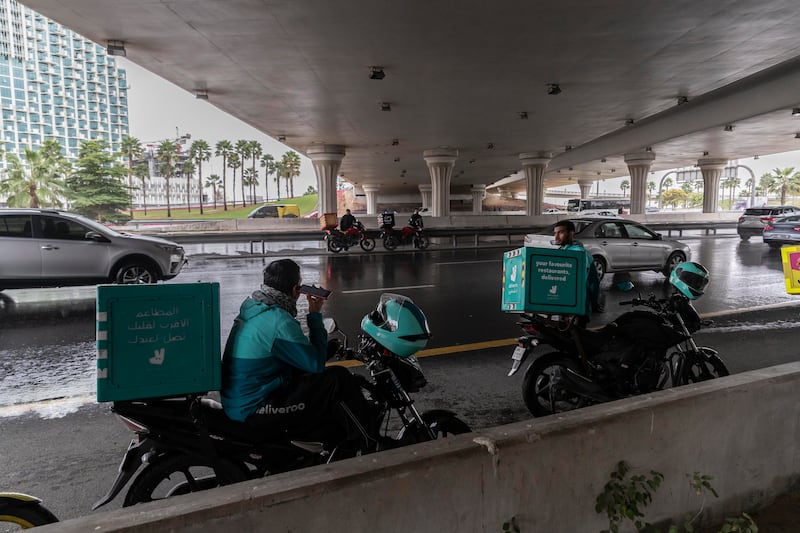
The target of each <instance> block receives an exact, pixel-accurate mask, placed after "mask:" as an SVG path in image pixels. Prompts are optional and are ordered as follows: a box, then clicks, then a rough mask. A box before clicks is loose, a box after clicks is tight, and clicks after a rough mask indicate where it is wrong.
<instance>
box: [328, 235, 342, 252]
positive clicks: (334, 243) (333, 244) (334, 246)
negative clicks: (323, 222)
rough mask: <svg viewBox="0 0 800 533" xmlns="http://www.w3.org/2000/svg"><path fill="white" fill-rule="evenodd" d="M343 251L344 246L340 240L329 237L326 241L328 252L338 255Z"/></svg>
mask: <svg viewBox="0 0 800 533" xmlns="http://www.w3.org/2000/svg"><path fill="white" fill-rule="evenodd" d="M343 249H344V245H343V243H342V240H341V239H339V238H337V237H330V238H329V239H328V250H330V251H331V252H333V253H335V254H338V253H339V252H341V251H342V250H343Z"/></svg>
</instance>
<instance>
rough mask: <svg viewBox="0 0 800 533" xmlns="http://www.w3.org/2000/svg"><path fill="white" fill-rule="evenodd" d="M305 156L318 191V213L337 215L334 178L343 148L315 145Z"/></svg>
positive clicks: (336, 145)
mask: <svg viewBox="0 0 800 533" xmlns="http://www.w3.org/2000/svg"><path fill="white" fill-rule="evenodd" d="M306 155H307V156H308V157H309V158H310V159H311V163H312V164H313V165H314V172H315V173H316V174H317V190H318V191H319V213H320V216H321V215H322V213H337V212H338V209H337V206H336V178H337V176H338V175H339V167H341V166H342V159H344V156H345V148H344V146H341V145H338V144H315V145H312V146H309V147H308V149H307V150H306Z"/></svg>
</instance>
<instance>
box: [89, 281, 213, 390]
mask: <svg viewBox="0 0 800 533" xmlns="http://www.w3.org/2000/svg"><path fill="white" fill-rule="evenodd" d="M220 374H221V362H220V333H219V284H218V283H176V284H166V285H100V286H98V287H97V401H98V402H108V401H116V400H133V399H137V398H155V397H160V396H179V395H183V394H189V393H202V392H207V391H211V390H219V388H220Z"/></svg>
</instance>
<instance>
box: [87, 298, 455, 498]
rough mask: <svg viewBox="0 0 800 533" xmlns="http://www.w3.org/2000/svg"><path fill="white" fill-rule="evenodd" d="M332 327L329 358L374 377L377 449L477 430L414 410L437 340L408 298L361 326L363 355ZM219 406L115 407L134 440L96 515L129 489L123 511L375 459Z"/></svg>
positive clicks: (440, 413)
mask: <svg viewBox="0 0 800 533" xmlns="http://www.w3.org/2000/svg"><path fill="white" fill-rule="evenodd" d="M398 313H400V314H398ZM387 315H392V316H387ZM398 317H400V318H398ZM409 317H412V318H414V319H415V320H417V321H418V323H419V324H423V325H424V328H423V330H417V331H416V333H414V332H412V331H410V330H409V328H408V324H409V322H408V318H409ZM420 317H421V318H420ZM325 320H326V321H327V324H326V326H327V329H328V330H329V333H332V334H335V338H331V339H330V340H329V344H328V354H329V357H331V358H333V359H335V360H350V359H352V360H356V361H359V362H361V363H363V365H364V366H365V367H366V369H367V370H368V371H369V378H367V377H364V376H360V375H358V374H357V376H358V379H359V380H360V384H361V388H362V392H363V394H364V397H365V398H366V399H367V400H368V401H370V402H372V403H373V405H374V406H375V408H376V409H375V412H376V413H377V417H378V421H377V424H376V426H375V427H380V428H381V429H380V433H381V435H380V439H381V443H382V447H381V448H379V449H382V448H393V447H399V446H405V445H409V444H414V443H418V442H424V441H429V440H433V439H437V438H440V437H447V436H450V435H456V434H460V433H468V432H469V431H470V428H469V426H468V425H467V424H466V423H465V422H463V421H462V420H460V419H459V418H458V417H457V416H456V415H455V414H454V413H452V412H450V411H446V410H442V409H436V410H430V411H426V412H423V413H420V412H419V411H418V410H417V408H416V407H415V405H414V400H413V399H412V398H411V396H410V394H409V393H411V392H417V391H418V390H420V389H421V388H422V387H424V386H425V384H426V383H427V382H426V379H425V376H424V374H423V372H422V369H421V367H420V365H419V362H418V361H417V359H416V357H414V353H415V352H416V351H417V350H419V349H421V347H422V346H424V345H425V344H426V343H427V340H428V338H429V337H430V331H429V330H428V329H427V321H426V320H425V317H424V314H422V311H421V310H420V309H419V308H418V307H416V306H415V305H414V303H413V302H412V301H411V300H410V299H409V298H406V297H404V296H400V295H394V294H388V293H387V294H384V295H382V296H381V299H380V301H379V305H378V308H377V309H376V310H375V311H373V312H372V313H370V314H368V315H367V316H365V317H364V319H363V320H362V331H363V333H362V334H360V336H359V342H358V344H357V346H356V347H355V348H350V347H349V346H348V339H347V336H346V335H344V333H343V332H341V331H340V330H338V328H337V327H336V325H335V322H333V321H332V320H331V319H325ZM387 328H388V329H387ZM392 328H395V329H394V330H392ZM412 329H413V328H412ZM398 341H399V342H398ZM398 346H399V347H398ZM409 347H410V348H409ZM221 407H222V406H221V405H220V404H219V403H218V402H216V401H214V400H212V399H210V398H207V397H204V396H202V395H189V396H186V397H176V398H159V399H142V400H133V401H124V402H115V403H114V406H113V408H112V410H113V411H114V412H115V413H116V414H117V416H118V417H119V418H120V419H121V420H122V421H123V423H125V424H126V425H127V426H128V427H129V428H130V429H131V430H132V431H133V432H134V433H135V434H136V436H135V437H134V438H133V440H132V441H131V443H130V445H129V447H128V450H127V451H126V453H125V456H124V458H123V460H122V463H121V465H120V468H119V474H118V476H117V478H116V480H115V481H114V483H113V485H112V487H111V489H110V490H109V492H108V493H107V494H106V495H105V496H104V497H103V498H102V499H101V500H99V501H98V502H97V503H96V504H94V507H93V509H97V508H99V507H101V506H103V505H105V504H107V503H108V502H110V501H111V500H113V499H114V498H115V497H116V496H117V495H118V494H119V493H120V492H121V491H122V489H123V488H124V487H125V486H126V485H127V484H128V482H129V481H131V480H133V481H132V482H131V485H130V488H129V489H128V492H127V494H126V496H125V500H124V503H123V505H124V506H129V505H134V504H137V503H142V502H147V501H152V500H156V499H163V498H169V497H171V496H175V495H178V494H186V493H190V492H196V491H200V490H205V489H209V488H213V487H218V486H222V485H227V484H231V483H237V482H240V481H245V480H247V479H255V478H259V477H263V476H267V475H271V474H277V473H281V472H288V471H291V470H296V469H299V468H304V467H307V466H313V465H319V464H325V463H330V462H332V461H335V460H338V459H343V458H347V457H352V456H355V455H361V454H363V453H371V452H373V451H374V449H367V448H366V447H365V446H366V445H365V444H364V443H358V444H357V446H358V447H355V448H354V443H353V442H352V441H351V442H347V443H344V442H338V443H329V442H326V441H325V439H324V438H322V435H316V436H314V438H309V435H308V434H291V433H289V432H286V431H277V430H276V431H275V433H274V434H270V435H263V434H258V435H256V434H253V433H254V432H253V431H252V429H251V428H250V427H249V426H248V425H247V424H245V423H242V422H235V421H232V420H230V419H229V418H227V417H226V416H225V413H224V411H223V410H222V408H221ZM395 430H396V432H395ZM387 443H388V444H387ZM142 467H143V468H142Z"/></svg>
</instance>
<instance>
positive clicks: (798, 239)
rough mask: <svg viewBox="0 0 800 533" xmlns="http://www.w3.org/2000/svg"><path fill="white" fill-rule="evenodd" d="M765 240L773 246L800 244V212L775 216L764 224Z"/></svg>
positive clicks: (763, 234)
mask: <svg viewBox="0 0 800 533" xmlns="http://www.w3.org/2000/svg"><path fill="white" fill-rule="evenodd" d="M762 236H763V238H764V242H765V243H766V244H768V245H770V246H771V247H772V248H780V247H781V246H782V245H784V244H800V212H796V213H792V214H790V215H783V216H781V217H778V218H775V219H774V220H773V221H772V222H769V223H767V225H766V226H764V232H763V233H762Z"/></svg>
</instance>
